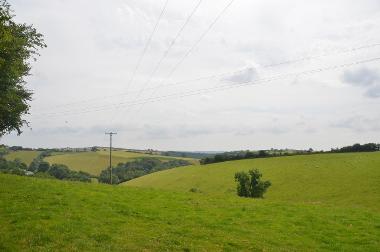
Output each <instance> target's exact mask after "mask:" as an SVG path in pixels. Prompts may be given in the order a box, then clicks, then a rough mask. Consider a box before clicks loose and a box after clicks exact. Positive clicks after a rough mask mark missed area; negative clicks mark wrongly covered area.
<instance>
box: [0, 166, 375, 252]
mask: <svg viewBox="0 0 380 252" xmlns="http://www.w3.org/2000/svg"><path fill="white" fill-rule="evenodd" d="M314 168H315V167H314ZM278 169H282V168H281V167H278ZM363 173H366V171H365V170H364V171H363ZM321 179H325V177H323V176H322V178H321ZM315 180H319V178H318V177H316V178H315ZM289 183H291V181H290V182H289ZM293 185H294V184H293ZM303 189H306V190H307V188H303ZM376 192H377V193H378V192H379V191H376ZM287 193H289V192H286V191H284V192H283V194H287ZM288 197H289V198H290V197H291V195H289V196H288ZM333 197H334V198H335V199H337V195H333ZM342 197H344V196H343V195H342ZM295 199H297V195H295ZM311 200H313V197H311ZM307 201H310V200H307ZM339 205H340V204H337V205H336V206H325V205H319V204H313V203H310V204H303V203H294V202H292V201H289V202H276V201H271V200H253V199H243V198H239V197H235V196H229V195H223V196H216V195H214V196H210V195H205V194H200V193H189V192H183V193H179V192H168V191H160V190H152V189H144V188H132V187H123V186H109V185H100V184H87V183H79V182H77V183H75V182H64V181H58V180H49V179H36V178H28V177H20V176H15V175H5V174H0V234H1V235H0V251H379V248H380V240H379V237H380V212H379V211H372V210H369V209H365V208H348V207H340V206H339Z"/></svg>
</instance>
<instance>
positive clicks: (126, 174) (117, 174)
mask: <svg viewBox="0 0 380 252" xmlns="http://www.w3.org/2000/svg"><path fill="white" fill-rule="evenodd" d="M185 165H191V163H190V162H188V161H186V160H181V159H173V160H170V161H162V160H160V159H158V158H150V157H149V158H141V159H138V160H135V161H131V162H127V163H119V164H118V165H117V166H116V167H114V168H112V184H119V183H122V182H125V181H128V180H131V179H134V178H138V177H141V176H144V175H146V174H149V173H152V172H156V171H162V170H166V169H170V168H174V167H179V166H185ZM99 182H100V183H107V184H110V182H111V181H110V170H109V168H107V169H105V170H103V171H102V172H101V173H100V176H99Z"/></svg>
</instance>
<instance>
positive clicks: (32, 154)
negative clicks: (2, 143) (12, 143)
mask: <svg viewBox="0 0 380 252" xmlns="http://www.w3.org/2000/svg"><path fill="white" fill-rule="evenodd" d="M40 153H41V152H40V151H12V152H10V153H9V154H7V155H5V159H7V160H15V159H16V158H19V159H20V160H21V161H22V162H24V163H25V164H27V165H29V164H30V163H31V162H32V160H33V159H34V158H36V157H37V156H38V155H39V154H40Z"/></svg>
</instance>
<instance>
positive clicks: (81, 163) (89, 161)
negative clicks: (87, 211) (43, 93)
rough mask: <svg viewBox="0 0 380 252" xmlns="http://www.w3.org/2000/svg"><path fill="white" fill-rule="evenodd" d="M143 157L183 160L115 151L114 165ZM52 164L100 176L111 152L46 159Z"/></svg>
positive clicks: (113, 153)
mask: <svg viewBox="0 0 380 252" xmlns="http://www.w3.org/2000/svg"><path fill="white" fill-rule="evenodd" d="M142 157H153V158H159V159H161V160H170V159H182V158H175V157H166V156H158V155H149V154H143V153H134V152H127V151H113V152H112V165H117V164H118V163H125V162H128V161H131V160H134V159H136V158H142ZM183 159H185V160H189V161H190V162H196V160H195V159H186V158H183ZM45 160H46V161H48V162H49V163H50V164H65V165H67V166H68V167H69V168H70V169H73V170H76V171H84V172H88V173H90V174H92V175H99V174H100V172H101V171H102V170H104V169H106V168H107V167H108V164H109V152H108V151H97V152H79V153H68V154H58V155H53V156H50V157H47V158H45Z"/></svg>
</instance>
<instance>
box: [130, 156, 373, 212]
mask: <svg viewBox="0 0 380 252" xmlns="http://www.w3.org/2000/svg"><path fill="white" fill-rule="evenodd" d="M252 168H258V169H259V170H260V171H261V172H262V173H263V178H264V179H269V180H270V181H271V182H272V184H273V185H272V186H271V187H270V188H269V191H268V193H267V194H266V195H265V197H266V199H268V200H276V201H286V202H299V203H308V204H317V205H318V204H330V205H339V206H348V207H366V208H368V209H373V210H378V211H380V152H373V153H349V154H315V155H304V156H291V157H279V158H266V159H250V160H241V161H232V162H224V163H216V164H211V165H203V166H202V165H198V166H191V167H181V168H175V169H170V170H165V171H161V172H157V173H152V174H149V175H146V176H143V177H140V178H137V179H134V180H131V181H129V182H126V183H124V184H123V185H127V186H128V185H129V186H138V187H154V188H159V189H165V190H174V191H182V192H186V191H189V190H190V189H191V188H196V189H198V190H199V191H201V192H202V193H203V194H207V195H235V191H236V189H235V188H236V184H235V182H234V174H235V173H236V172H237V171H241V170H249V169H252Z"/></svg>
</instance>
